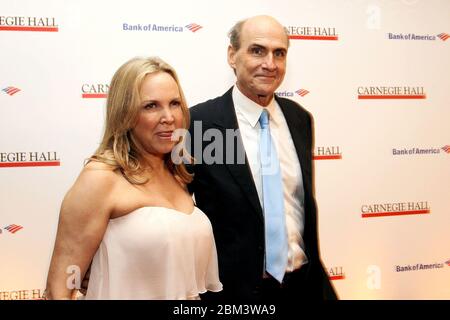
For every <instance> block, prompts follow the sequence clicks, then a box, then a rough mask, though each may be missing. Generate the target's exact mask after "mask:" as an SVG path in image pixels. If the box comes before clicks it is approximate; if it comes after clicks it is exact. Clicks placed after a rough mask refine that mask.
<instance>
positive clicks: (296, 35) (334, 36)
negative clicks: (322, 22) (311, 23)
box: [284, 26, 339, 40]
mask: <svg viewBox="0 0 450 320" xmlns="http://www.w3.org/2000/svg"><path fill="white" fill-rule="evenodd" d="M284 28H285V29H286V31H287V33H288V35H289V39H292V40H338V39H339V35H338V33H337V31H336V28H333V27H317V26H316V27H305V26H287V27H284Z"/></svg>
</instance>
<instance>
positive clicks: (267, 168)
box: [259, 110, 288, 283]
mask: <svg viewBox="0 0 450 320" xmlns="http://www.w3.org/2000/svg"><path fill="white" fill-rule="evenodd" d="M259 123H260V125H261V141H260V142H261V146H260V155H261V177H262V189H263V206H264V208H263V210H264V221H265V235H266V271H267V272H268V273H269V274H270V275H271V276H272V277H274V278H275V279H277V280H278V282H280V283H281V282H282V280H283V277H284V273H285V271H286V266H287V256H288V242H287V232H286V217H285V213H284V197H283V184H282V181H281V170H280V163H279V161H278V156H277V151H276V149H275V146H274V144H273V142H272V139H271V136H270V128H269V115H268V113H267V110H263V112H262V113H261V116H260V118H259Z"/></svg>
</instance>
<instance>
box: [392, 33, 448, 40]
mask: <svg viewBox="0 0 450 320" xmlns="http://www.w3.org/2000/svg"><path fill="white" fill-rule="evenodd" d="M387 38H388V39H389V40H403V41H436V40H438V39H440V40H442V41H446V40H447V39H448V38H450V35H448V34H447V33H445V32H442V33H439V34H416V33H391V32H389V33H388V34H387Z"/></svg>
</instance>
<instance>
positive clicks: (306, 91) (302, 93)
mask: <svg viewBox="0 0 450 320" xmlns="http://www.w3.org/2000/svg"><path fill="white" fill-rule="evenodd" d="M295 93H296V94H298V95H299V96H300V97H304V96H306V95H307V94H308V93H309V91H308V90H306V89H298V90H297V91H295Z"/></svg>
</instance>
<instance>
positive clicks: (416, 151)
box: [392, 145, 450, 156]
mask: <svg viewBox="0 0 450 320" xmlns="http://www.w3.org/2000/svg"><path fill="white" fill-rule="evenodd" d="M440 153H442V154H445V153H447V154H450V146H449V145H445V146H443V147H428V148H417V147H413V148H393V149H392V155H394V156H413V155H436V154H440Z"/></svg>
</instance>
